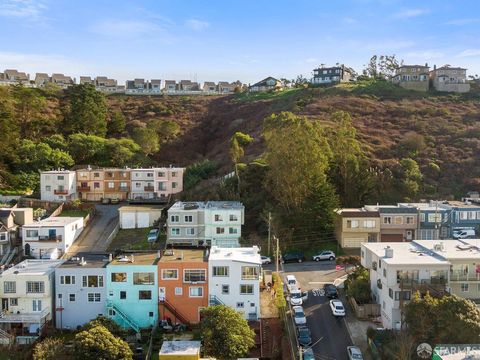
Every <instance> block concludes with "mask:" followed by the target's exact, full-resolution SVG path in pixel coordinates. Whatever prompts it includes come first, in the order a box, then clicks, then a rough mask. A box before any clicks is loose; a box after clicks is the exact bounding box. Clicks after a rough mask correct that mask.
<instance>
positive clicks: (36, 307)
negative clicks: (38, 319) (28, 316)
mask: <svg viewBox="0 0 480 360" xmlns="http://www.w3.org/2000/svg"><path fill="white" fill-rule="evenodd" d="M32 311H33V312H40V311H42V300H38V299H34V300H32Z"/></svg>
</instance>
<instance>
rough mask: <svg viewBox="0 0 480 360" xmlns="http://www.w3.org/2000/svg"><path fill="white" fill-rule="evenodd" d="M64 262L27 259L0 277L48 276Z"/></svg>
mask: <svg viewBox="0 0 480 360" xmlns="http://www.w3.org/2000/svg"><path fill="white" fill-rule="evenodd" d="M64 261H65V260H40V259H28V260H24V261H22V262H21V263H18V264H17V265H15V266H12V267H11V268H8V269H7V270H5V271H4V272H3V273H2V274H1V275H0V276H5V275H12V274H15V275H48V274H50V273H51V272H52V271H54V269H55V268H56V267H57V266H59V265H61V264H62V263H63V262H64Z"/></svg>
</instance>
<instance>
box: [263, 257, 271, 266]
mask: <svg viewBox="0 0 480 360" xmlns="http://www.w3.org/2000/svg"><path fill="white" fill-rule="evenodd" d="M261 258H262V265H266V264H271V263H272V259H270V258H269V257H268V256H261Z"/></svg>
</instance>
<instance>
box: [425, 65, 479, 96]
mask: <svg viewBox="0 0 480 360" xmlns="http://www.w3.org/2000/svg"><path fill="white" fill-rule="evenodd" d="M430 81H431V82H432V86H433V87H434V88H435V90H437V91H444V92H457V93H466V92H469V91H470V84H469V83H468V81H467V69H464V68H461V67H450V65H444V66H442V67H439V68H438V69H437V67H436V66H435V65H434V66H433V70H432V71H430Z"/></svg>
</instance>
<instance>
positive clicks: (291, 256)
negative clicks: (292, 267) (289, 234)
mask: <svg viewBox="0 0 480 360" xmlns="http://www.w3.org/2000/svg"><path fill="white" fill-rule="evenodd" d="M304 261H305V255H303V254H302V253H287V254H285V255H283V256H282V262H283V263H289V262H298V263H301V262H304Z"/></svg>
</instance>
